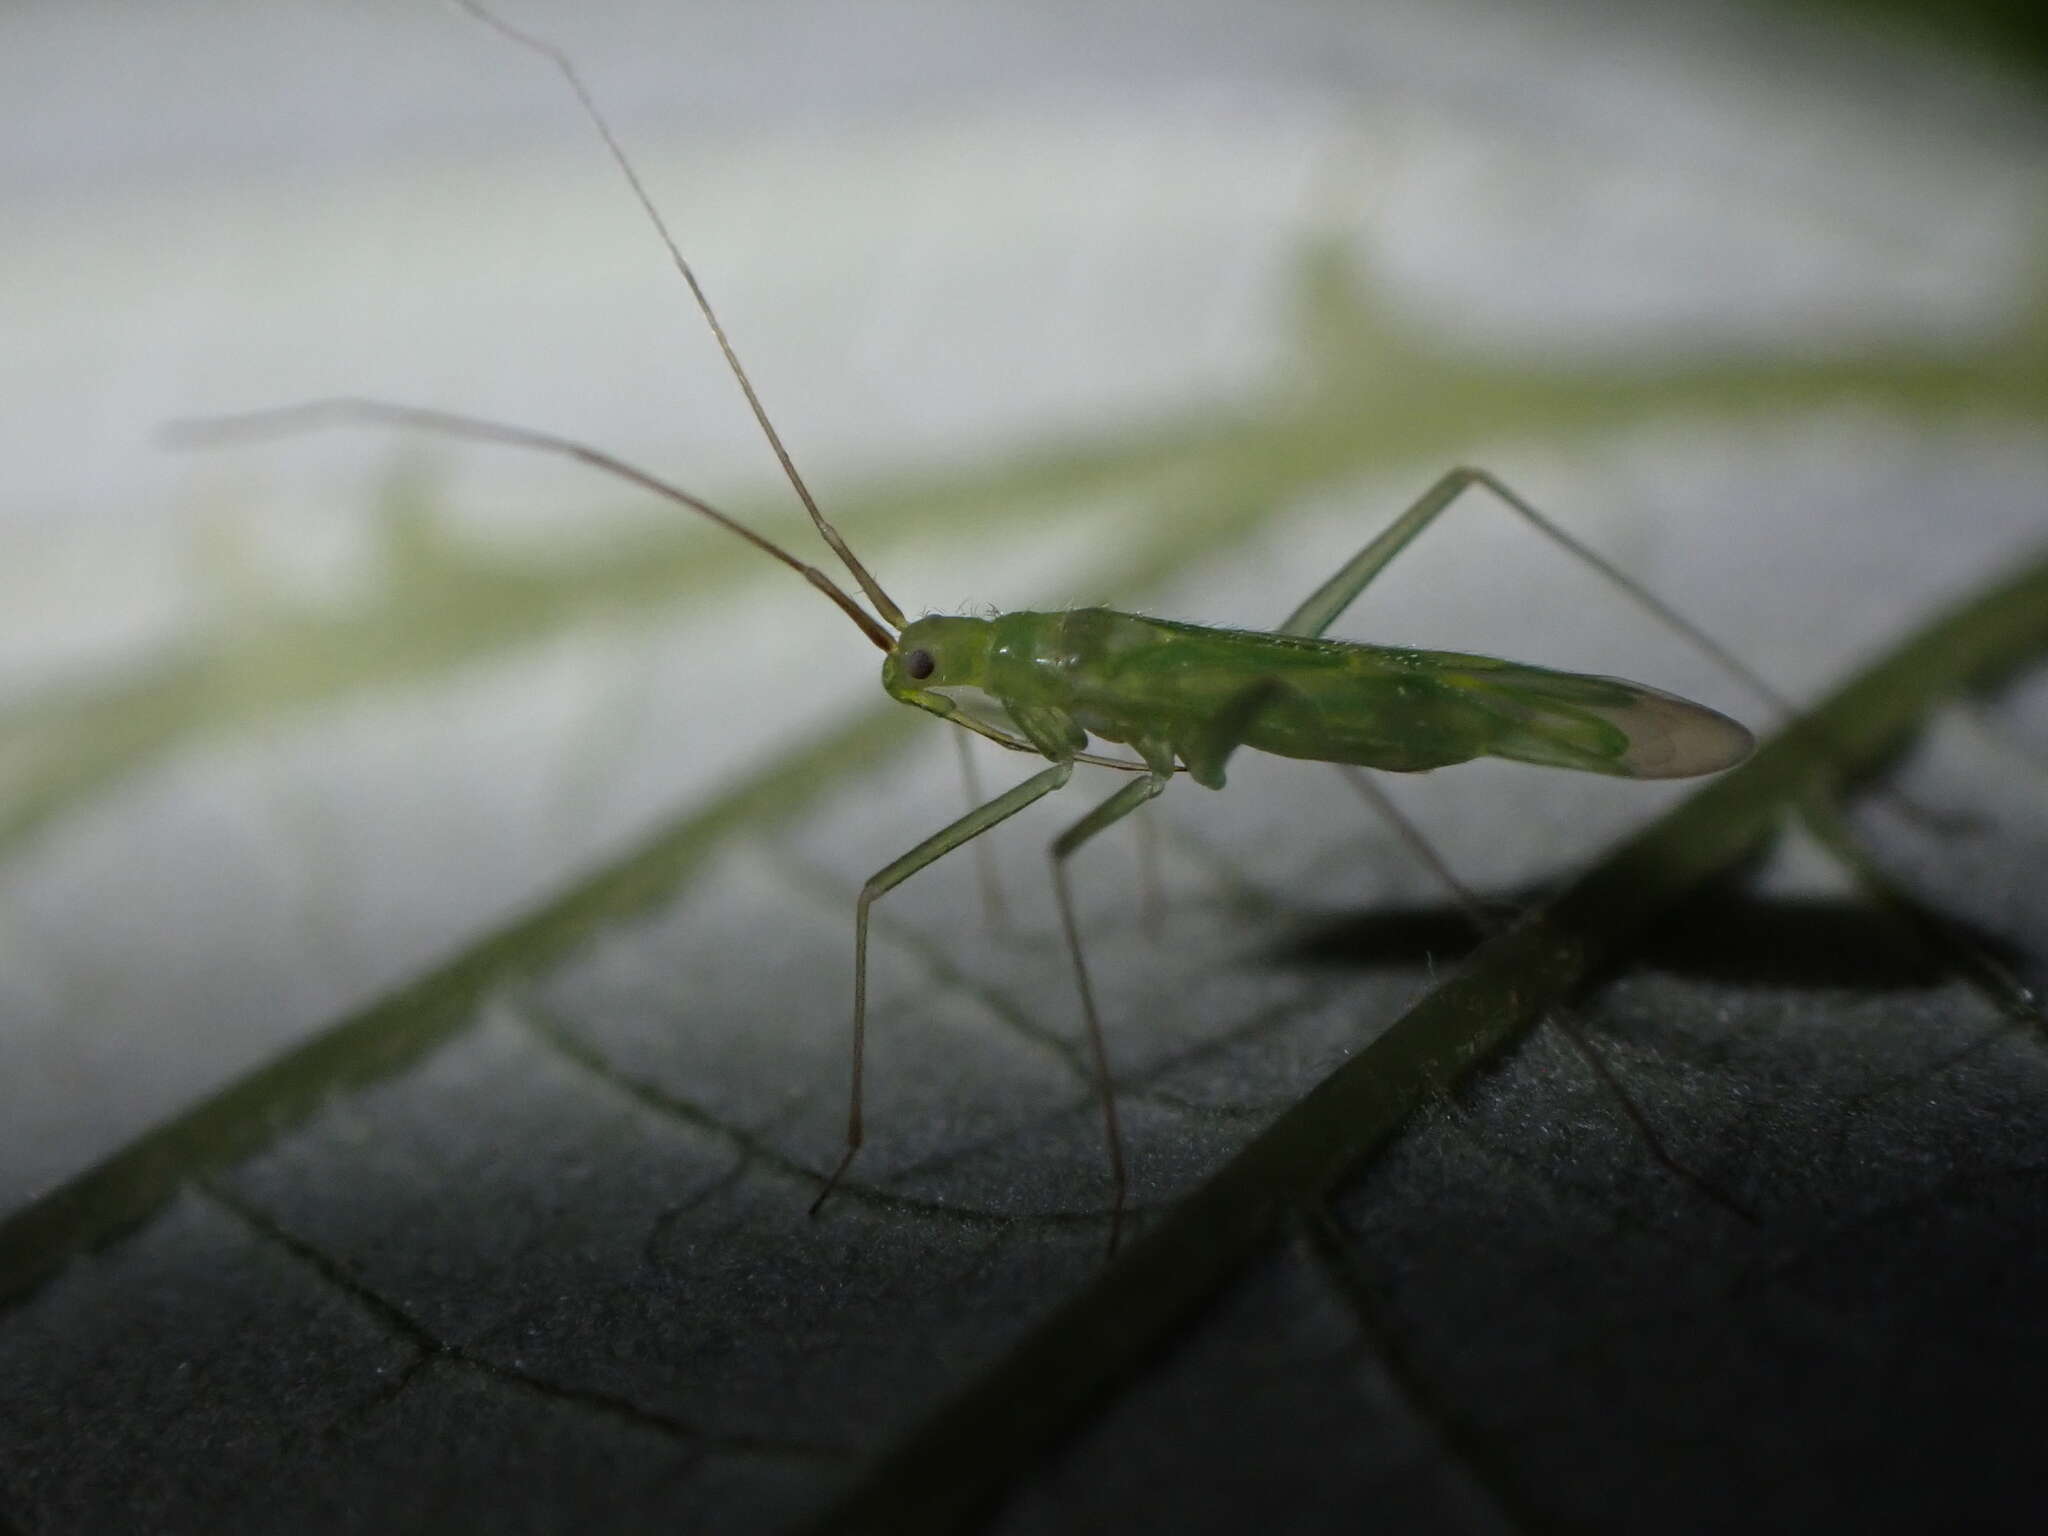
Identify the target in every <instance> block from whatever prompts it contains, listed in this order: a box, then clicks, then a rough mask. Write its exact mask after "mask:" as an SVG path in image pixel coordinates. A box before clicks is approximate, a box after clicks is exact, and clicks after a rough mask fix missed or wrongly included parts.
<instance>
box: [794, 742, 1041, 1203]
mask: <svg viewBox="0 0 2048 1536" xmlns="http://www.w3.org/2000/svg"><path fill="white" fill-rule="evenodd" d="M1073 776H1074V765H1073V764H1072V763H1071V762H1065V761H1061V762H1056V763H1054V764H1053V765H1052V766H1051V767H1050V768H1047V769H1045V770H1043V771H1042V772H1039V773H1035V774H1033V775H1032V776H1031V777H1030V778H1028V779H1026V780H1025V781H1024V782H1023V783H1022V784H1019V785H1017V786H1015V787H1014V788H1012V789H1008V790H1005V791H1004V792H1003V793H1002V794H1000V795H997V796H996V797H995V799H993V800H991V801H989V802H988V804H986V805H981V806H977V807H975V808H974V809H973V810H971V811H969V812H968V813H967V814H966V815H965V816H962V817H961V818H960V819H959V820H958V821H956V822H953V823H952V824H950V825H949V826H946V827H944V828H942V829H941V830H940V831H938V832H935V833H933V834H932V835H931V836H930V837H928V838H926V839H925V840H924V841H923V842H921V843H919V844H918V845H917V846H916V847H915V848H913V849H911V850H910V852H908V853H906V854H904V855H903V856H902V857H901V858H898V859H895V860H893V861H891V862H890V863H888V864H885V865H883V866H882V868H880V869H878V870H877V871H875V873H874V875H873V876H872V877H871V878H870V879H869V880H868V883H867V884H866V885H864V886H862V887H861V892H860V899H859V900H858V901H857V902H856V903H855V904H854V909H853V1082H852V1089H851V1092H850V1094H849V1097H848V1100H847V1111H846V1151H845V1152H844V1153H843V1154H842V1155H841V1156H840V1159H839V1164H838V1166H837V1167H835V1168H834V1169H833V1170H832V1174H831V1177H830V1178H828V1179H826V1180H825V1187H824V1188H823V1189H821V1190H819V1191H818V1198H817V1199H815V1200H813V1201H812V1202H811V1214H812V1215H813V1216H815V1215H817V1214H818V1208H819V1207H820V1206H822V1205H823V1204H824V1203H825V1198H826V1196H828V1195H830V1194H831V1193H832V1191H833V1190H834V1189H836V1188H838V1186H839V1181H840V1179H841V1178H843V1177H844V1176H845V1174H846V1170H847V1169H848V1168H849V1167H851V1166H852V1164H853V1158H854V1154H855V1153H857V1152H858V1151H860V1143H861V1130H862V1128H861V1069H862V1061H863V1058H864V1056H865V1052H866V1044H867V1019H868V908H869V907H872V906H873V905H874V904H875V903H876V902H877V901H878V900H880V899H881V898H882V897H883V896H885V895H886V894H888V893H889V892H890V891H893V890H894V889H895V888H896V887H897V886H899V885H901V884H902V883H903V882H904V881H906V880H908V879H909V878H910V877H911V876H912V875H914V874H916V873H917V872H918V871H919V870H921V869H923V868H924V867H925V866H926V865H927V864H930V863H932V862H934V861H935V860H937V859H940V858H943V857H944V856H945V855H946V854H949V853H951V852H952V851H953V850H954V849H955V848H958V847H960V846H961V844H963V843H968V842H972V841H973V840H974V839H975V838H977V837H979V836H981V834H982V833H984V832H986V831H988V829H989V828H990V827H993V826H994V825H996V823H997V822H1000V821H1005V820H1007V819H1009V818H1010V817H1012V816H1014V815H1016V814H1017V813H1018V812H1019V811H1021V810H1023V809H1024V807H1025V806H1027V805H1029V804H1031V802H1032V801H1034V800H1040V799H1043V798H1044V797H1045V796H1047V795H1049V794H1051V793H1052V792H1053V791H1054V790H1056V789H1058V788H1060V787H1061V786H1062V785H1064V784H1065V783H1066V782H1067V780H1068V779H1070V778H1072V777H1073Z"/></svg>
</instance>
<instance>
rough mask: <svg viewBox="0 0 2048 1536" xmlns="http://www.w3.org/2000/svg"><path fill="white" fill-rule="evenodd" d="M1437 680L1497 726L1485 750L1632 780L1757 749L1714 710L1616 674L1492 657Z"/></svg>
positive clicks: (1727, 761) (1679, 772) (1680, 772)
mask: <svg viewBox="0 0 2048 1536" xmlns="http://www.w3.org/2000/svg"><path fill="white" fill-rule="evenodd" d="M1437 682H1438V683H1439V684H1440V685H1442V686H1444V687H1448V688H1453V689H1456V690H1458V691H1459V693H1460V694H1461V695H1462V696H1463V697H1464V698H1465V700H1466V701H1467V702H1468V703H1471V704H1476V705H1478V706H1479V707H1481V708H1482V709H1484V710H1486V712H1487V713H1489V714H1491V715H1493V716H1494V717H1495V718H1496V719H1497V720H1498V721H1499V722H1500V727H1501V729H1500V732H1499V734H1498V735H1497V736H1496V737H1495V738H1494V739H1493V740H1492V741H1491V742H1489V743H1488V744H1487V747H1486V755H1487V756H1489V757H1504V758H1509V759H1512V760H1513V761H1515V762H1519V763H1540V764H1544V765H1546V766H1548V767H1553V768H1575V769H1578V770H1579V771H1581V772H1584V773H1606V774H1614V775H1617V776H1619V777H1622V778H1630V779H1684V778H1691V777H1693V776H1695V775H1697V774H1702V773H1718V772H1720V771H1721V770H1722V769H1723V768H1732V767H1733V766H1734V765H1735V764H1737V763H1739V762H1741V761H1742V760H1743V759H1744V758H1745V757H1747V756H1749V754H1750V752H1751V751H1752V750H1753V749H1754V748H1755V746H1756V738H1755V737H1753V736H1752V735H1750V733H1749V731H1748V729H1747V728H1745V727H1744V726H1742V725H1741V724H1739V723H1738V722H1736V721H1734V720H1731V719H1729V718H1728V717H1727V716H1726V715H1724V714H1722V713H1720V711H1718V710H1713V709H1709V708H1707V706H1706V705H1704V704H1695V703H1693V702H1692V701H1691V700H1690V699H1681V698H1679V697H1678V696H1677V695H1676V694H1671V693H1666V692H1664V691H1663V690H1662V689H1660V688H1651V687H1647V686H1645V685H1644V684H1642V683H1631V682H1626V681H1624V680H1623V679H1621V678H1618V677H1595V676H1589V675H1586V674H1583V673H1577V672H1552V671H1549V670H1547V669H1545V668H1542V667H1524V666H1518V665H1516V664H1514V663H1512V662H1498V663H1495V664H1494V665H1492V666H1490V667H1485V668H1475V667H1471V666H1469V665H1467V666H1456V667H1449V668H1446V669H1445V670H1444V671H1442V672H1441V673H1439V674H1438V676H1437Z"/></svg>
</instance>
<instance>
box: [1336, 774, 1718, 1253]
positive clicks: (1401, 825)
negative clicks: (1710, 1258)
mask: <svg viewBox="0 0 2048 1536" xmlns="http://www.w3.org/2000/svg"><path fill="white" fill-rule="evenodd" d="M1338 767H1339V769H1340V770H1341V771H1342V773H1343V774H1344V777H1345V778H1346V779H1348V780H1349V781H1350V783H1351V785H1352V787H1353V788H1355V789H1356V790H1357V791H1358V793H1359V796H1360V798H1362V799H1363V800H1364V801H1365V802H1366V804H1367V805H1369V806H1371V807H1372V809H1373V811H1374V813H1375V814H1376V815H1378V816H1379V817H1380V818H1381V819H1382V820H1383V821H1385V822H1386V824H1387V825H1388V827H1389V828H1391V829H1392V831H1393V833H1394V835H1395V836H1396V837H1397V838H1398V839H1399V840H1400V841H1401V842H1402V843H1403V844H1404V845H1405V846H1406V847H1407V848H1408V849H1409V851H1410V852H1412V853H1413V854H1415V855H1416V857H1417V858H1419V859H1420V860H1421V861H1422V862H1423V863H1424V864H1425V865H1427V866H1428V868H1429V870H1430V872H1431V874H1433V875H1434V876H1435V877H1436V878H1437V880H1438V881H1439V882H1441V883H1442V885H1443V886H1444V888H1445V889H1446V890H1447V891H1448V892H1449V893H1450V894H1451V897H1452V899H1453V900H1455V901H1456V902H1457V904H1458V907H1459V908H1460V910H1461V911H1463V913H1464V914H1465V917H1466V919H1467V920H1468V921H1469V922H1470V923H1471V924H1472V926H1473V928H1474V929H1476V930H1477V931H1478V935H1479V938H1480V939H1481V940H1482V941H1483V940H1486V939H1491V938H1494V937H1496V936H1498V935H1499V934H1500V933H1501V932H1502V930H1503V929H1504V928H1506V927H1507V923H1506V922H1505V921H1503V920H1502V919H1501V918H1500V917H1498V916H1496V915H1495V914H1494V913H1493V912H1490V911H1489V910H1487V908H1486V906H1485V904H1484V903H1483V902H1482V901H1481V900H1480V899H1479V897H1478V896H1477V895H1476V894H1475V893H1474V892H1473V890H1472V888H1471V887H1470V886H1468V885H1466V884H1465V882H1464V881H1463V880H1461V879H1459V878H1458V876H1457V873H1456V872H1455V871H1454V870H1453V869H1452V868H1451V866H1450V865H1449V864H1448V863H1446V862H1445V860H1444V857H1443V855H1442V854H1440V853H1438V852H1437V850H1436V848H1435V847H1434V846H1433V845H1432V844H1431V843H1430V841H1429V839H1428V838H1427V837H1425V836H1424V835H1423V833H1422V829H1421V828H1419V827H1417V826H1416V825H1415V823H1414V822H1412V821H1410V820H1409V819H1408V817H1407V816H1406V815H1405V814H1403V812H1402V811H1401V809H1400V807H1399V806H1397V805H1395V804H1394V801H1393V799H1392V798H1391V797H1390V796H1389V795H1388V794H1387V792H1386V791H1385V790H1383V789H1381V788H1380V787H1379V785H1378V784H1377V783H1375V782H1374V781H1373V778H1372V776H1371V775H1370V774H1369V773H1367V772H1366V771H1365V770H1364V769H1362V768H1354V767H1352V766H1350V765H1349V764H1344V763H1340V764H1338ZM1538 1022H1539V1023H1541V1024H1546V1025H1548V1026H1549V1027H1550V1028H1552V1029H1554V1030H1556V1031H1557V1032H1558V1034H1559V1035H1561V1036H1563V1037H1564V1040H1565V1043H1566V1044H1568V1045H1569V1046H1570V1047H1571V1048H1572V1050H1573V1052H1574V1053H1575V1054H1576V1055H1577V1056H1578V1057H1579V1059H1580V1060H1581V1061H1583V1062H1584V1063H1585V1064H1586V1070H1587V1071H1589V1072H1591V1073H1592V1074H1593V1077H1594V1079H1595V1080H1596V1081H1597V1082H1598V1083H1599V1084H1600V1086H1601V1087H1602V1088H1603V1089H1605V1090H1606V1092H1607V1094H1608V1096H1609V1097H1610V1098H1611V1099H1612V1100H1613V1101H1614V1103H1615V1104H1616V1105H1617V1106H1618V1107H1619V1108H1620V1110H1621V1113H1622V1115H1623V1117H1624V1118H1625V1119H1626V1120H1627V1121H1628V1123H1629V1125H1630V1127H1631V1128H1632V1129H1633V1130H1634V1131H1635V1133H1636V1135H1637V1137H1638V1138H1639V1139H1640V1140H1641V1141H1642V1143H1643V1147H1644V1149H1645V1150H1646V1151H1647V1152H1648V1153H1649V1154H1650V1160H1651V1161H1652V1162H1654V1163H1655V1164H1656V1165H1657V1166H1658V1167H1660V1168H1662V1169H1663V1170H1664V1171H1665V1172H1666V1173H1668V1174H1670V1175H1671V1176H1672V1177H1674V1178H1676V1179H1678V1180H1679V1181H1680V1182H1681V1183H1684V1184H1686V1185H1689V1186H1690V1187H1691V1188H1692V1189H1694V1190H1696V1191H1697V1192H1698V1193H1700V1194H1702V1195H1704V1196H1705V1197H1706V1198H1707V1199H1709V1200H1711V1201H1712V1202H1713V1203H1714V1204H1716V1205H1718V1206H1720V1207H1721V1208H1722V1209H1723V1210H1725V1211H1727V1212H1729V1213H1730V1214H1731V1215H1733V1216H1735V1217H1737V1218H1739V1219H1740V1220H1742V1221H1745V1222H1748V1223H1749V1224H1750V1225H1752V1226H1754V1225H1756V1223H1757V1217H1756V1213H1755V1212H1753V1211H1751V1210H1750V1209H1749V1208H1748V1207H1746V1206H1744V1205H1743V1204H1742V1203H1741V1202H1740V1201H1738V1200H1736V1199H1735V1197H1734V1196H1732V1195H1730V1194H1729V1193H1728V1192H1727V1191H1726V1190H1723V1189H1721V1188H1720V1187H1719V1186H1717V1185H1716V1184H1715V1183H1714V1182H1713V1181H1712V1180H1711V1179H1708V1178H1707V1177H1706V1176H1705V1175H1704V1174H1701V1173H1698V1172H1695V1171H1694V1170H1693V1169H1691V1168H1689V1167H1687V1166H1686V1164H1685V1163H1684V1162H1683V1161H1682V1160H1680V1158H1679V1157H1678V1156H1677V1154H1676V1153H1674V1152H1672V1151H1671V1149H1670V1148H1669V1147H1667V1146H1666V1145H1665V1144H1664V1138H1663V1137H1661V1136H1660V1135H1658V1134H1657V1129H1656V1127H1655V1126H1653V1125H1651V1124H1650V1118H1649V1116H1648V1115H1646V1114H1644V1112H1643V1107H1642V1106H1641V1105H1640V1104H1638V1103H1636V1101H1635V1099H1634V1098H1633V1097H1632V1096H1631V1095H1630V1094H1629V1091H1628V1089H1627V1087H1626V1086H1625V1085H1624V1084H1623V1083H1622V1081H1621V1079H1620V1077H1619V1076H1618V1075H1617V1074H1616V1073H1615V1070H1614V1068H1613V1067H1612V1066H1611V1065H1610V1064H1609V1063H1608V1061H1607V1058H1606V1057H1604V1056H1602V1055H1601V1054H1600V1049H1599V1047H1598V1046H1596V1045H1594V1043H1593V1041H1592V1038H1591V1036H1589V1035H1588V1034H1587V1033H1586V1031H1585V1030H1584V1029H1583V1028H1581V1027H1580V1025H1579V1023H1578V1021H1577V1020H1576V1019H1574V1018H1573V1017H1572V1016H1571V1015H1570V1014H1569V1013H1568V1012H1566V1011H1565V1010H1564V1009H1563V1008H1552V1009H1550V1010H1549V1011H1548V1012H1546V1013H1544V1014H1543V1015H1542V1017H1541V1018H1540V1019H1539V1020H1538Z"/></svg>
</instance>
